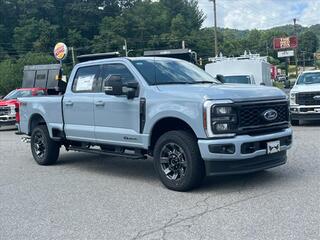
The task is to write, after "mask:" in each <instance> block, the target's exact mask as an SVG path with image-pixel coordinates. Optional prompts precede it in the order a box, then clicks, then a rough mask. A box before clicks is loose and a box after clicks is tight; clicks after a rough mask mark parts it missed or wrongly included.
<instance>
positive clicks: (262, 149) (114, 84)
mask: <svg viewBox="0 0 320 240" xmlns="http://www.w3.org/2000/svg"><path fill="white" fill-rule="evenodd" d="M19 100H20V101H21V108H20V112H21V119H20V132H22V133H24V134H26V135H28V136H30V142H31V152H32V155H33V157H34V159H35V161H36V162H37V163H38V164H40V165H51V164H54V163H55V162H56V161H57V159H58V157H59V150H60V147H61V146H65V148H66V149H67V150H74V151H80V152H87V153H98V154H103V155H110V156H120V157H126V158H145V157H146V156H151V157H153V159H154V166H155V169H156V171H157V173H158V174H159V177H160V179H161V181H162V183H163V184H164V185H165V186H166V187H168V188H169V189H173V190H177V191H186V190H189V189H192V188H194V187H196V186H199V184H200V183H201V181H202V179H203V177H204V176H205V175H208V176H212V175H225V174H239V173H248V172H254V171H260V170H263V169H268V168H272V167H276V166H279V165H282V164H285V163H286V159H287V158H286V152H287V150H288V149H289V148H290V147H291V141H292V130H291V128H290V126H289V102H288V100H287V98H286V95H285V94H284V93H283V92H282V91H281V90H279V89H277V88H273V87H270V88H265V87H262V86H256V85H249V86H243V85H240V84H239V85H227V84H221V83H220V82H219V81H217V80H216V79H214V78H213V77H212V76H210V75H209V74H207V73H206V72H204V71H203V70H202V69H200V68H198V67H197V66H196V65H194V64H191V63H188V62H186V61H183V60H178V59H171V58H161V57H151V58H150V57H141V58H116V59H115V58H114V59H105V60H97V61H88V62H83V63H80V64H78V65H76V66H75V67H74V69H73V70H72V73H71V76H70V79H69V81H68V85H67V89H66V92H65V93H64V95H61V96H45V97H41V98H21V99H19Z"/></svg>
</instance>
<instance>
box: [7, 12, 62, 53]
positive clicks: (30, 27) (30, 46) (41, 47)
mask: <svg viewBox="0 0 320 240" xmlns="http://www.w3.org/2000/svg"><path fill="white" fill-rule="evenodd" d="M19 25H20V26H18V27H16V28H15V30H14V35H13V39H14V43H13V45H14V47H15V50H16V51H17V53H18V54H24V53H26V52H32V51H38V52H49V51H50V50H51V49H52V48H53V46H54V44H55V43H56V42H57V39H58V38H57V35H58V30H57V28H58V27H57V26H56V25H51V24H50V23H49V22H48V21H46V20H43V19H41V20H39V21H38V20H36V19H35V18H31V19H27V20H21V21H20V24H19Z"/></svg>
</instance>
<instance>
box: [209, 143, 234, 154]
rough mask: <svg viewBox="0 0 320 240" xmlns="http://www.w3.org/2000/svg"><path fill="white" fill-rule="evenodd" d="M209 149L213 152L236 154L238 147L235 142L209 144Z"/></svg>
mask: <svg viewBox="0 0 320 240" xmlns="http://www.w3.org/2000/svg"><path fill="white" fill-rule="evenodd" d="M209 151H210V152H211V153H218V154H234V153H235V151H236V147H235V145H234V144H214V145H209Z"/></svg>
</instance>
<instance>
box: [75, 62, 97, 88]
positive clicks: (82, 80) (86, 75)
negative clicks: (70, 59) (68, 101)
mask: <svg viewBox="0 0 320 240" xmlns="http://www.w3.org/2000/svg"><path fill="white" fill-rule="evenodd" d="M98 72H99V66H90V67H83V68H79V69H78V71H77V74H76V76H75V79H74V81H73V86H72V91H73V92H95V91H96V90H97V75H98Z"/></svg>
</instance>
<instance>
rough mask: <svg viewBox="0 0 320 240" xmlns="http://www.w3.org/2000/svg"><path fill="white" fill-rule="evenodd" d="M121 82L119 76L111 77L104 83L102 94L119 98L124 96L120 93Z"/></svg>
mask: <svg viewBox="0 0 320 240" xmlns="http://www.w3.org/2000/svg"><path fill="white" fill-rule="evenodd" d="M122 87H123V84H122V81H121V77H120V75H111V76H110V77H109V78H108V79H107V80H106V81H105V82H104V92H105V94H107V95H114V96H121V95H124V93H123V91H122Z"/></svg>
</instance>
